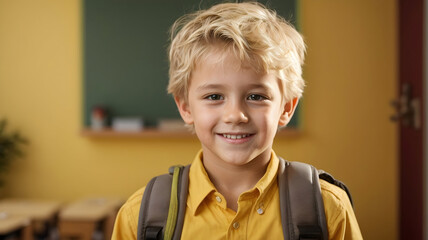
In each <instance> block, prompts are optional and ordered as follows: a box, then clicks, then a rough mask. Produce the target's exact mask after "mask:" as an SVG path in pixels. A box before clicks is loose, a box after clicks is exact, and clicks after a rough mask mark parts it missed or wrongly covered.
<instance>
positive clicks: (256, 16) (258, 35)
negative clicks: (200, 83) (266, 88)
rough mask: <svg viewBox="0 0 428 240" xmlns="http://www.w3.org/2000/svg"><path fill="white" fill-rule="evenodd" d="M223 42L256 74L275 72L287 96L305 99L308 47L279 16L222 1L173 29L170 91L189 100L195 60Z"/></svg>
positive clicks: (258, 7) (261, 8)
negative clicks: (305, 71)
mask: <svg viewBox="0 0 428 240" xmlns="http://www.w3.org/2000/svg"><path fill="white" fill-rule="evenodd" d="M219 43H220V44H221V45H220V46H222V47H223V48H222V49H220V50H222V51H224V52H227V51H228V50H231V51H232V52H233V53H234V54H235V55H236V57H238V58H239V59H240V60H241V62H242V63H249V64H250V65H251V66H252V67H253V68H254V69H255V70H256V71H258V72H260V71H262V72H263V73H274V74H275V76H276V77H277V78H278V80H280V81H279V83H280V87H281V89H280V90H281V92H282V94H283V98H284V99H285V100H286V101H289V100H291V99H294V98H296V97H297V98H299V97H301V95H302V93H303V88H304V85H305V83H304V80H303V78H302V65H303V62H304V55H305V44H304V42H303V38H302V36H301V35H300V34H299V33H298V32H297V31H296V30H295V29H294V28H293V26H292V25H291V24H289V23H288V22H287V21H286V20H284V19H283V18H282V17H280V16H278V15H277V14H276V12H274V11H272V10H269V9H267V8H266V7H265V6H263V5H262V4H260V3H256V2H251V3H249V2H245V3H222V4H218V5H215V6H213V7H211V8H209V9H207V10H200V11H197V12H195V13H192V14H188V15H184V16H183V17H181V18H179V19H178V20H177V21H176V22H175V23H174V24H173V26H172V27H171V44H170V47H169V62H170V67H169V84H168V93H171V94H173V95H174V96H176V97H179V98H182V99H184V100H186V101H187V95H188V88H189V85H190V78H191V75H192V71H193V70H194V68H195V66H196V64H197V62H198V61H199V60H201V58H202V57H204V56H206V55H207V54H209V53H210V52H211V51H212V49H213V48H216V46H219Z"/></svg>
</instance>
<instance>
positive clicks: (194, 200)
mask: <svg viewBox="0 0 428 240" xmlns="http://www.w3.org/2000/svg"><path fill="white" fill-rule="evenodd" d="M278 166H279V159H278V157H277V156H276V154H275V152H274V151H272V154H271V159H270V161H269V164H268V167H267V169H266V173H265V174H264V175H263V177H262V178H261V179H260V180H259V181H258V182H257V184H256V186H254V188H253V189H251V190H249V191H254V190H255V189H257V190H258V191H259V193H260V197H262V198H263V197H264V196H265V195H266V192H267V190H268V189H269V188H270V186H271V185H272V184H273V183H274V182H275V181H274V180H275V179H276V176H277V172H278ZM215 191H216V188H215V186H214V184H213V183H212V182H211V180H210V179H209V177H208V174H207V172H206V171H205V168H204V165H203V163H202V150H200V151H199V152H198V154H197V155H196V157H195V159H194V160H193V163H192V165H191V166H190V170H189V195H188V198H189V199H188V204H189V208H190V210H191V211H192V213H193V215H195V214H196V211H197V210H198V208H199V206H200V205H201V203H202V202H203V201H204V199H205V198H206V197H207V196H208V195H209V194H210V193H211V192H215Z"/></svg>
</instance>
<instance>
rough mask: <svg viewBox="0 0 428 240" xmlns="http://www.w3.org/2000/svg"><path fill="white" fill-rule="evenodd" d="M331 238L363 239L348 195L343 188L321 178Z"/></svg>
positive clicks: (333, 239)
mask: <svg viewBox="0 0 428 240" xmlns="http://www.w3.org/2000/svg"><path fill="white" fill-rule="evenodd" d="M320 184H321V192H322V193H321V194H322V198H323V200H324V209H325V215H326V218H327V226H328V234H329V239H330V240H360V239H363V237H362V235H361V231H360V227H359V226H358V222H357V218H356V217H355V213H354V210H353V208H352V205H351V202H350V201H349V198H348V195H347V194H346V192H345V191H343V190H342V189H341V188H339V187H337V186H335V185H333V184H330V183H328V182H326V181H324V180H320Z"/></svg>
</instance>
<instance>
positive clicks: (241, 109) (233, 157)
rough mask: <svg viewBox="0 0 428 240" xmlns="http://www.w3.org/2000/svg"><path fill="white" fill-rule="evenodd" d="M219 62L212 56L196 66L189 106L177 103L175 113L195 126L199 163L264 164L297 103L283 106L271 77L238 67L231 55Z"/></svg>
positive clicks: (182, 101) (280, 95)
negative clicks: (201, 160)
mask: <svg viewBox="0 0 428 240" xmlns="http://www.w3.org/2000/svg"><path fill="white" fill-rule="evenodd" d="M213 52H214V51H213ZM219 58H220V54H216V53H212V54H210V55H209V56H208V57H206V58H205V59H204V60H203V61H201V62H199V63H198V64H197V65H196V68H195V70H194V71H193V72H192V77H191V80H190V87H189V93H188V101H187V102H185V101H184V100H183V99H180V98H176V102H177V106H178V108H179V110H180V113H181V115H182V117H183V119H184V121H185V122H186V123H187V124H193V125H194V128H195V132H196V135H197V136H198V138H199V140H200V142H201V144H202V149H203V154H204V161H211V160H213V161H216V162H218V163H222V164H232V165H236V166H241V165H244V164H247V163H249V162H251V161H253V160H254V159H264V161H266V160H268V159H269V158H270V154H271V148H272V143H273V139H274V137H275V134H276V132H277V128H278V126H284V125H286V124H287V123H288V122H289V120H290V118H291V116H292V113H293V111H294V108H295V105H296V103H297V100H295V101H291V102H289V103H284V101H282V99H283V97H282V94H281V92H280V86H279V84H278V81H277V79H276V77H275V76H274V75H273V74H258V73H256V72H255V71H254V70H252V68H250V67H245V65H244V66H242V67H240V61H239V59H237V58H236V57H234V56H233V55H232V54H226V56H225V57H224V58H222V59H223V61H219Z"/></svg>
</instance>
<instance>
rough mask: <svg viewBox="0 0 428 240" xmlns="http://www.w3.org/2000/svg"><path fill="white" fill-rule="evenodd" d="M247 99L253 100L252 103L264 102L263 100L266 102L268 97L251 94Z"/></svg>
mask: <svg viewBox="0 0 428 240" xmlns="http://www.w3.org/2000/svg"><path fill="white" fill-rule="evenodd" d="M247 99H248V100H251V101H263V100H266V99H267V97H265V96H262V95H259V94H250V96H248V98H247Z"/></svg>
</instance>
